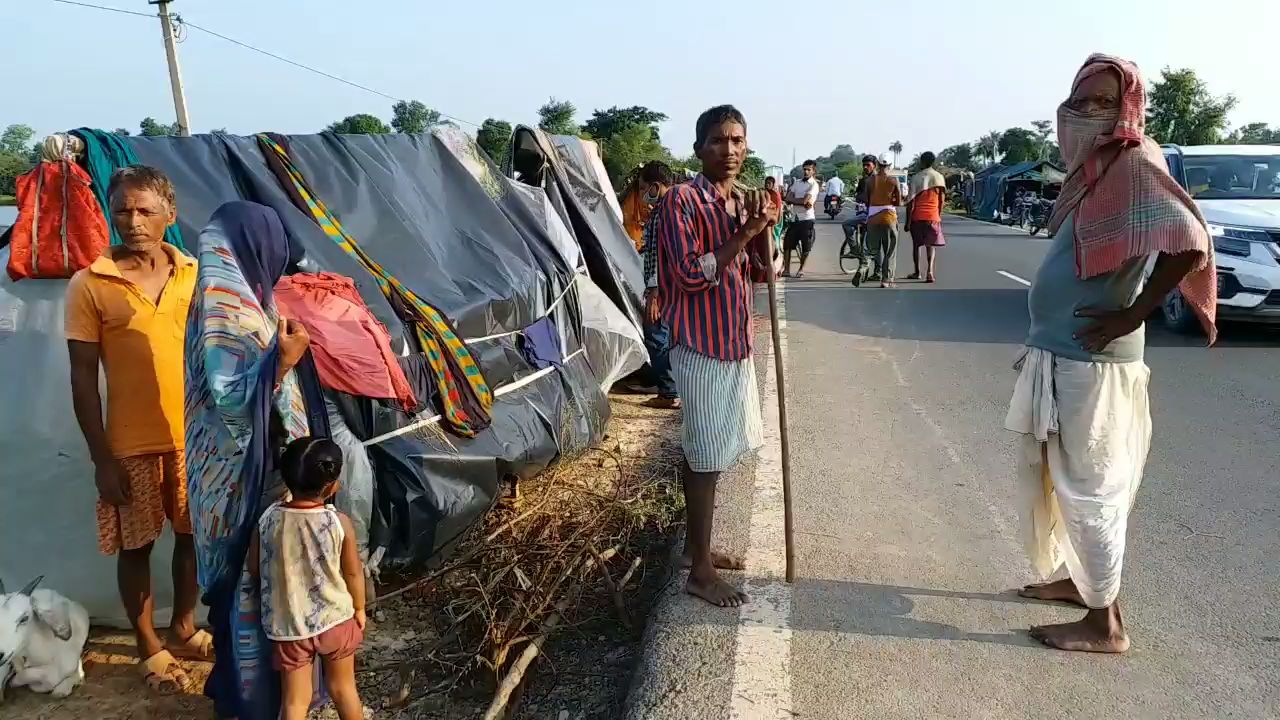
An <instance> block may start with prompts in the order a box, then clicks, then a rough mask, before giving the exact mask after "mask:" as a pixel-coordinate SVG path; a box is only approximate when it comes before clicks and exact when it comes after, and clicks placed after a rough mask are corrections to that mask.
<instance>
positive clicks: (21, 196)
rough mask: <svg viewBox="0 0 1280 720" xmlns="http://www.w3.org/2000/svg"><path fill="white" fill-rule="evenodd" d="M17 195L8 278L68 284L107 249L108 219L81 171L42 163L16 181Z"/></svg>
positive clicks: (63, 164) (65, 162) (63, 162)
mask: <svg viewBox="0 0 1280 720" xmlns="http://www.w3.org/2000/svg"><path fill="white" fill-rule="evenodd" d="M17 189H18V220H17V222H16V223H14V226H13V239H12V241H11V243H10V246H9V267H8V270H9V277H11V278H13V279H14V280H22V279H23V278H69V277H71V276H72V275H74V274H75V273H76V271H77V270H80V269H81V268H85V267H88V266H89V263H91V262H93V261H94V260H95V259H97V257H98V256H99V255H101V254H102V251H103V250H105V249H106V247H107V243H108V241H109V235H108V233H107V219H106V218H104V217H103V216H102V208H101V206H99V205H98V200H97V198H95V197H94V195H93V182H92V180H90V179H89V174H88V173H87V172H85V171H84V170H83V169H81V168H80V166H79V165H76V164H75V163H74V162H72V161H70V160H67V159H63V160H58V161H56V162H42V163H40V164H39V165H37V166H36V168H35V169H34V170H32V171H31V172H29V173H27V174H26V175H23V176H21V177H19V178H18V179H17Z"/></svg>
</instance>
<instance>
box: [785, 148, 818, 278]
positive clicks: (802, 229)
mask: <svg viewBox="0 0 1280 720" xmlns="http://www.w3.org/2000/svg"><path fill="white" fill-rule="evenodd" d="M800 169H801V172H803V173H804V176H803V177H801V178H800V179H798V180H796V181H795V182H793V183H791V187H789V188H787V197H786V202H787V204H788V205H790V206H791V208H792V212H793V213H795V216H796V219H795V221H793V222H792V223H791V224H790V225H788V226H787V236H786V238H785V239H784V240H783V241H782V277H791V253H792V252H796V253H797V254H799V255H800V268H799V269H798V270H796V277H798V278H799V277H804V264H805V261H807V260H808V259H809V253H810V252H811V251H812V250H813V240H814V231H813V224H814V222H815V221H816V220H817V217H818V215H817V211H816V210H815V208H814V206H815V205H817V203H818V180H817V179H816V178H815V177H814V175H815V174H817V172H818V163H816V162H814V161H812V160H805V161H804V165H802V166H801V168H800Z"/></svg>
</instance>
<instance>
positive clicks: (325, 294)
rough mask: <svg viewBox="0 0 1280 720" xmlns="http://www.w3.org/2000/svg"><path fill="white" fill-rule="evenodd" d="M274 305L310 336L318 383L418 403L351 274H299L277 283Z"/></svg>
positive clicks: (409, 405) (406, 404)
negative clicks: (296, 321) (300, 323)
mask: <svg viewBox="0 0 1280 720" xmlns="http://www.w3.org/2000/svg"><path fill="white" fill-rule="evenodd" d="M275 300H276V306H277V307H278V308H279V310H280V314H281V315H283V316H284V317H286V318H291V319H294V320H299V321H301V322H302V324H303V325H305V326H306V328H307V332H308V334H310V336H311V350H312V352H313V353H314V355H315V359H316V368H317V369H318V370H319V371H320V382H321V384H323V385H324V386H325V387H327V388H330V389H333V390H338V391H341V392H345V393H350V394H352V395H359V396H362V397H371V398H379V399H387V398H393V399H395V400H398V401H399V403H400V406H401V408H403V409H404V410H405V411H406V412H408V411H410V410H412V409H413V408H414V407H416V406H417V404H418V401H417V399H416V398H415V397H414V394H413V389H412V388H411V387H410V386H409V381H408V380H406V379H405V376H404V371H403V370H401V369H400V364H399V363H397V362H396V356H395V353H393V352H392V351H391V335H390V334H389V333H388V332H387V329H386V328H385V327H383V325H382V323H380V322H378V321H377V320H376V319H374V317H373V314H372V313H370V312H369V308H368V307H367V306H366V305H365V304H364V300H361V299H360V294H359V293H358V292H357V291H356V285H355V283H354V282H352V280H351V278H348V277H343V276H342V275H338V274H337V273H329V272H321V273H297V274H294V275H286V276H285V277H283V278H281V279H280V282H278V283H276V288H275Z"/></svg>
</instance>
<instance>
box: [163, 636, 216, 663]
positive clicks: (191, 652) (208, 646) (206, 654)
mask: <svg viewBox="0 0 1280 720" xmlns="http://www.w3.org/2000/svg"><path fill="white" fill-rule="evenodd" d="M169 651H170V652H171V653H173V655H174V656H175V657H180V658H182V659H184V660H202V661H206V662H207V661H211V660H213V636H212V635H210V634H209V633H208V632H206V631H204V630H196V631H195V632H194V633H192V634H191V636H190V637H188V638H187V639H186V640H178V639H177V638H174V639H173V642H171V643H169Z"/></svg>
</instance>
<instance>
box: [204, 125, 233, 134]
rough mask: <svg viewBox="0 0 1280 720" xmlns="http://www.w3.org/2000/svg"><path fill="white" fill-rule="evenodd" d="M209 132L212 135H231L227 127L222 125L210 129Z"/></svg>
mask: <svg viewBox="0 0 1280 720" xmlns="http://www.w3.org/2000/svg"><path fill="white" fill-rule="evenodd" d="M209 134H210V135H230V134H231V133H229V132H227V129H226V128H224V127H220V128H214V129H212V130H210V131H209Z"/></svg>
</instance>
